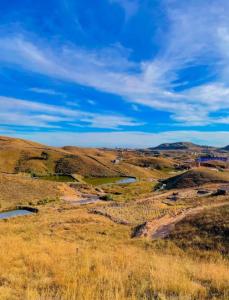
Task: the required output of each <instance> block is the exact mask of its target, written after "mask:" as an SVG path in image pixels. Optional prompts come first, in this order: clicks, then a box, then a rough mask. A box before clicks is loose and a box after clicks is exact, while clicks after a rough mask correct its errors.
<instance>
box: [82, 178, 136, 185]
mask: <svg viewBox="0 0 229 300" xmlns="http://www.w3.org/2000/svg"><path fill="white" fill-rule="evenodd" d="M84 180H85V181H86V182H87V183H88V184H92V185H107V184H128V183H133V182H136V181H137V179H136V178H135V177H92V178H84Z"/></svg>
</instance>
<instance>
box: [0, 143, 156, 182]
mask: <svg viewBox="0 0 229 300" xmlns="http://www.w3.org/2000/svg"><path fill="white" fill-rule="evenodd" d="M118 155H119V153H118V151H115V150H103V149H93V148H78V147H70V146H68V147H63V148H56V147H49V146H45V145H41V144H38V143H34V142H30V141H26V140H21V139H14V138H10V137H0V173H10V174H17V173H30V174H33V175H36V176H43V175H52V174H56V173H58V174H80V175H82V176H84V177H109V176H111V177H114V176H136V177H143V178H148V177H154V176H157V175H156V174H153V172H152V171H151V170H149V169H146V168H142V167H140V166H138V165H135V164H132V163H130V162H128V161H127V162H126V161H125V160H120V162H119V163H118V164H115V163H114V161H115V159H116V158H117V157H118ZM134 156H136V157H137V153H136V154H133V156H132V157H134Z"/></svg>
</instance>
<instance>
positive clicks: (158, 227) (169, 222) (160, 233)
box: [132, 201, 229, 239]
mask: <svg viewBox="0 0 229 300" xmlns="http://www.w3.org/2000/svg"><path fill="white" fill-rule="evenodd" d="M226 204H229V202H228V201H227V202H221V203H214V204H212V205H205V206H199V207H195V208H190V209H186V210H184V211H182V212H181V213H179V214H178V215H176V216H169V215H166V216H163V217H162V218H159V219H157V220H153V221H150V222H146V223H144V224H141V225H139V226H137V227H136V228H135V229H134V231H133V234H132V237H148V238H152V239H158V238H164V237H166V236H168V235H169V234H170V232H171V231H172V230H173V228H174V226H175V224H177V223H178V222H180V221H181V220H183V219H185V218H186V217H188V216H194V215H196V214H198V213H200V212H202V211H203V210H205V209H210V208H214V207H220V206H224V205H226Z"/></svg>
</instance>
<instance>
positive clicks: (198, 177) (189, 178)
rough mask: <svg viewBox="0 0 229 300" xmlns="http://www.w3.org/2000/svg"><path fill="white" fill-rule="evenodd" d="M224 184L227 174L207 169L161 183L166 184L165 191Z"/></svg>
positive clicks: (177, 176) (174, 177)
mask: <svg viewBox="0 0 229 300" xmlns="http://www.w3.org/2000/svg"><path fill="white" fill-rule="evenodd" d="M226 182H229V174H228V173H226V172H216V171H213V170H209V169H207V168H197V169H192V170H189V171H187V172H185V173H182V174H179V175H176V176H173V177H170V178H168V179H166V180H164V181H163V183H164V184H166V189H180V188H190V187H195V186H201V185H203V184H206V183H226Z"/></svg>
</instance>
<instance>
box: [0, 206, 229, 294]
mask: <svg viewBox="0 0 229 300" xmlns="http://www.w3.org/2000/svg"><path fill="white" fill-rule="evenodd" d="M130 232H131V228H130V227H128V226H122V225H118V224H115V223H113V222H111V221H110V220H108V219H106V218H104V217H101V216H97V215H92V214H88V213H87V208H86V207H84V208H81V207H79V208H71V207H70V206H67V205H62V206H60V205H59V206H57V205H48V206H46V207H45V208H42V209H41V211H40V213H39V214H38V215H34V216H27V217H19V218H15V219H11V220H8V221H1V222H0V237H1V247H0V257H1V264H0V299H1V300H18V299H19V300H21V299H23V300H27V299H28V300H38V299H39V300H51V299H53V300H59V299H61V300H73V299H77V300H78V299H79V300H82V299H83V300H91V299H93V300H107V299H109V300H120V299H128V300H129V299H130V300H138V299H181V300H183V299H190V300H191V299H198V300H199V299H201V300H205V299H224V300H226V299H228V297H229V290H228V286H229V285H228V279H229V268H228V267H229V265H228V260H226V259H225V258H223V257H222V256H221V255H220V254H219V253H218V254H217V255H216V254H214V255H213V254H212V256H211V252H209V254H208V256H206V258H205V257H204V256H203V257H199V256H196V255H195V254H193V255H191V254H187V253H186V252H184V251H183V250H181V249H179V248H177V247H176V246H175V245H174V244H173V243H171V242H166V241H164V242H160V241H159V242H156V243H154V242H150V241H145V240H143V239H140V240H136V239H131V238H130Z"/></svg>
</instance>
